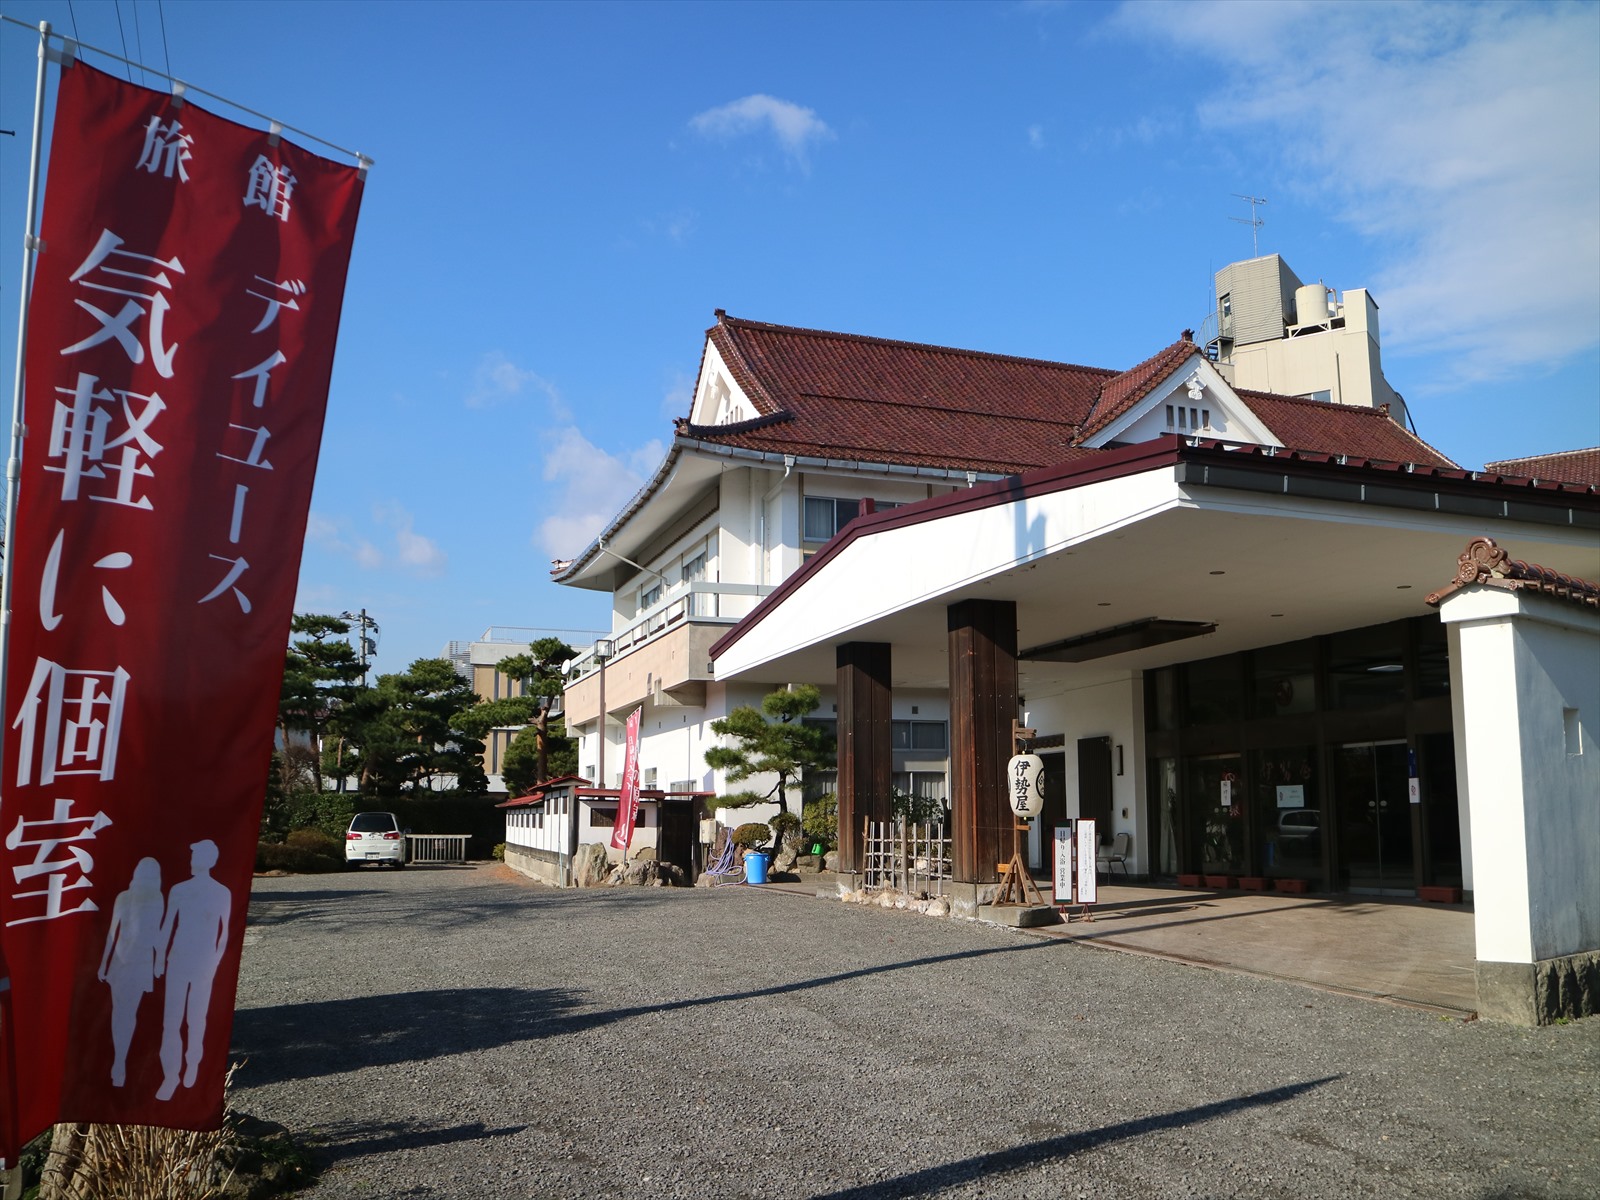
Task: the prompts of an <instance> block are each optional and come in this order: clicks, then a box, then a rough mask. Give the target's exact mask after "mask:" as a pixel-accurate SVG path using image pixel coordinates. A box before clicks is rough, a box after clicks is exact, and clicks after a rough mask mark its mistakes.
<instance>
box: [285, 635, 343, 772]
mask: <svg viewBox="0 0 1600 1200" xmlns="http://www.w3.org/2000/svg"><path fill="white" fill-rule="evenodd" d="M289 629H290V633H291V634H292V635H294V636H293V638H292V640H291V641H290V643H289V648H288V649H287V650H286V651H285V652H284V669H283V689H282V691H281V692H280V693H279V696H278V729H279V731H280V732H281V733H282V735H283V748H282V751H281V754H280V763H281V766H280V771H281V782H282V785H283V791H284V792H293V791H296V790H298V786H297V785H299V783H300V780H301V778H302V777H303V773H304V772H307V771H309V773H310V775H311V779H312V790H313V791H317V792H320V791H321V790H322V756H321V751H320V746H321V745H322V739H323V737H324V735H326V734H327V733H329V732H330V731H335V730H337V728H338V726H339V722H340V718H341V716H342V713H343V709H344V708H345V707H346V706H347V705H348V704H349V703H350V702H351V701H352V700H353V699H354V698H355V696H356V694H357V693H358V692H360V691H361V682H360V681H361V661H360V659H359V658H358V657H357V655H356V652H355V648H354V647H353V646H351V645H350V643H349V642H348V641H346V640H345V638H346V637H347V636H348V635H349V633H350V623H349V622H348V621H345V620H343V619H342V618H340V617H334V616H329V615H327V614H325V613H297V614H296V615H295V617H294V621H293V623H292V624H291V625H290V627H289ZM297 733H298V734H303V735H304V737H303V738H302V739H296V738H295V736H294V735H295V734H297ZM307 741H309V743H310V744H309V747H308V746H307V744H306V742H307Z"/></svg>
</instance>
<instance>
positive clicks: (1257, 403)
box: [1238, 391, 1456, 467]
mask: <svg viewBox="0 0 1600 1200" xmlns="http://www.w3.org/2000/svg"><path fill="white" fill-rule="evenodd" d="M1238 396H1239V399H1241V400H1243V401H1244V402H1245V404H1246V405H1247V406H1248V407H1249V409H1250V411H1251V412H1253V413H1255V414H1256V416H1258V417H1260V418H1261V420H1262V422H1263V423H1264V424H1265V425H1266V426H1267V428H1268V429H1270V430H1272V432H1273V433H1275V434H1277V436H1278V437H1279V438H1280V439H1282V441H1283V444H1284V445H1285V446H1286V447H1287V448H1289V449H1291V450H1317V451H1321V452H1322V453H1324V454H1344V455H1348V456H1349V457H1350V458H1375V459H1380V460H1382V461H1384V462H1396V463H1408V462H1409V463H1416V464H1417V465H1419V466H1425V467H1454V466H1455V465H1456V464H1455V463H1453V462H1451V461H1450V460H1449V459H1448V458H1446V457H1445V456H1444V455H1443V454H1441V453H1439V451H1437V450H1435V449H1434V448H1433V447H1432V446H1430V445H1428V443H1427V442H1425V441H1423V440H1422V439H1421V438H1419V437H1418V436H1417V435H1416V434H1414V433H1412V432H1411V431H1410V430H1409V429H1406V428H1405V427H1404V426H1402V425H1400V424H1399V423H1398V422H1396V421H1395V420H1394V419H1393V418H1392V417H1390V416H1389V411H1388V409H1386V408H1358V407H1356V406H1355V405H1353V404H1332V403H1329V402H1328V401H1326V400H1303V399H1301V398H1299V397H1298V396H1275V395H1273V394H1271V393H1270V392H1250V391H1240V392H1238Z"/></svg>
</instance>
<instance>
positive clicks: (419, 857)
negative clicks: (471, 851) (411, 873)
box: [406, 833, 472, 863]
mask: <svg viewBox="0 0 1600 1200" xmlns="http://www.w3.org/2000/svg"><path fill="white" fill-rule="evenodd" d="M471 836H472V835H471V834H468V833H408V834H406V861H407V862H413V863H464V862H466V861H467V839H468V838H469V837H471Z"/></svg>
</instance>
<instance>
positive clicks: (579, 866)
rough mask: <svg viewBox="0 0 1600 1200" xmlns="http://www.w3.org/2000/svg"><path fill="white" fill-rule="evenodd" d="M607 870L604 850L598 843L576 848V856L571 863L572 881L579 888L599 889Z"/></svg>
mask: <svg viewBox="0 0 1600 1200" xmlns="http://www.w3.org/2000/svg"><path fill="white" fill-rule="evenodd" d="M608 870H610V864H609V863H608V862H607V861H606V848H605V847H604V846H602V845H601V844H600V843H599V842H593V843H590V844H587V845H583V846H579V847H578V855H577V857H576V858H575V859H573V862H572V881H573V882H574V883H576V884H577V885H578V886H579V887H581V888H582V887H599V886H600V885H601V884H602V883H604V882H605V879H606V872H607V871H608Z"/></svg>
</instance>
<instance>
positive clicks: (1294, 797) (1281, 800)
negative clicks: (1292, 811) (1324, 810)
mask: <svg viewBox="0 0 1600 1200" xmlns="http://www.w3.org/2000/svg"><path fill="white" fill-rule="evenodd" d="M1305 806H1306V785H1305V784H1303V783H1288V784H1280V785H1279V787H1278V807H1279V808H1304V807H1305Z"/></svg>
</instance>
